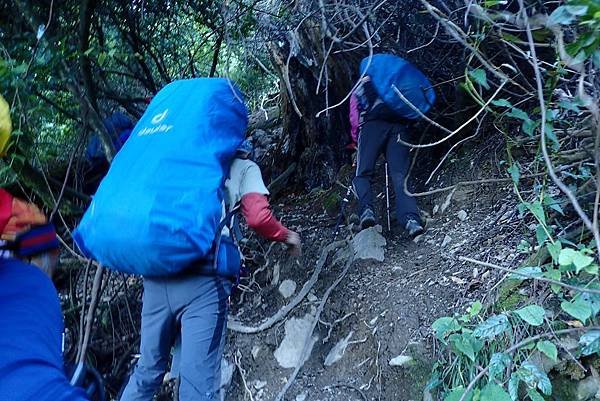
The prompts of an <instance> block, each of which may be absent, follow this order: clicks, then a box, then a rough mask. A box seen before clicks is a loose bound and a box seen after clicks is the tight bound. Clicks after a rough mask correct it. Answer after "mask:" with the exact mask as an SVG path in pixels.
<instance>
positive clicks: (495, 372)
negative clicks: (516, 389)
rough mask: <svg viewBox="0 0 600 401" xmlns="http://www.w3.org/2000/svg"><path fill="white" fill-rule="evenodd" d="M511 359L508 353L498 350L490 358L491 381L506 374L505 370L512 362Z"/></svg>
mask: <svg viewBox="0 0 600 401" xmlns="http://www.w3.org/2000/svg"><path fill="white" fill-rule="evenodd" d="M510 362H511V359H510V357H509V356H508V355H506V354H505V353H502V352H496V353H495V354H493V355H492V357H491V358H490V365H489V367H490V369H489V372H490V381H492V380H494V379H495V378H496V377H500V378H502V377H503V376H504V371H505V370H506V368H507V366H508V365H509V364H510Z"/></svg>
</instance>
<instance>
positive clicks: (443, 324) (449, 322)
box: [431, 316, 461, 344]
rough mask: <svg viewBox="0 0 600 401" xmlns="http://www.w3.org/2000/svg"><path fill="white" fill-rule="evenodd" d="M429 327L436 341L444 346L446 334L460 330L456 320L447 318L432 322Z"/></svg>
mask: <svg viewBox="0 0 600 401" xmlns="http://www.w3.org/2000/svg"><path fill="white" fill-rule="evenodd" d="M431 327H432V328H433V330H434V331H435V336H436V337H437V338H438V340H440V341H442V342H443V343H444V344H445V343H446V342H445V337H446V335H447V334H449V333H452V332H455V331H458V330H460V329H461V325H460V323H458V321H457V320H456V319H454V318H452V317H447V316H446V317H441V318H439V319H437V320H436V321H435V322H433V324H432V325H431Z"/></svg>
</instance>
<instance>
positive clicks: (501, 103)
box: [492, 99, 512, 107]
mask: <svg viewBox="0 0 600 401" xmlns="http://www.w3.org/2000/svg"><path fill="white" fill-rule="evenodd" d="M492 104H493V105H494V106H498V107H512V103H511V102H509V101H508V100H506V99H497V100H492Z"/></svg>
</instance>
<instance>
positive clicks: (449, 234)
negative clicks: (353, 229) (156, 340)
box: [226, 187, 521, 401]
mask: <svg viewBox="0 0 600 401" xmlns="http://www.w3.org/2000/svg"><path fill="white" fill-rule="evenodd" d="M448 199H449V198H448V193H446V194H442V195H440V196H439V198H437V199H435V200H434V203H433V204H432V205H429V206H431V209H432V210H433V209H434V208H435V209H436V211H437V214H435V215H434V216H433V218H432V219H430V220H429V223H428V230H427V232H426V234H424V235H423V236H422V237H421V238H419V239H418V240H417V241H416V242H413V241H408V240H407V239H406V238H402V237H401V236H399V235H397V234H393V233H384V235H385V236H386V239H387V244H386V246H385V260H384V261H383V262H376V261H357V262H354V263H353V264H352V266H351V268H350V270H349V272H348V274H347V276H346V277H344V278H343V280H342V281H341V282H340V284H339V286H338V287H337V288H335V289H334V290H333V291H332V293H331V296H330V298H329V300H328V302H327V303H326V305H325V307H324V310H323V313H322V315H321V316H320V323H319V324H318V325H317V326H316V328H315V331H314V336H315V337H316V342H315V344H314V347H313V349H312V352H311V354H310V357H309V358H308V360H307V361H306V363H305V364H304V366H303V368H302V370H301V371H300V374H299V375H298V377H297V378H296V379H295V381H294V383H293V384H292V385H291V387H290V389H289V391H288V392H287V395H286V398H285V399H288V400H297V401H302V400H311V401H315V400H321V401H325V400H331V401H334V400H361V399H362V400H367V399H368V400H400V401H408V400H415V401H416V400H422V399H423V387H424V385H425V384H426V383H427V381H428V380H429V376H430V373H431V368H432V364H433V358H432V356H433V353H434V347H435V344H434V342H433V340H432V336H431V331H430V327H431V323H432V322H433V321H434V320H435V319H436V318H438V317H440V316H444V315H447V314H451V313H453V312H455V311H460V310H461V308H464V307H465V306H466V305H468V304H470V302H471V301H473V300H475V299H481V298H482V297H483V296H484V295H485V293H486V292H487V291H488V290H489V289H490V287H492V284H493V283H494V282H495V280H491V277H490V276H492V277H497V276H498V273H497V272H488V271H485V270H482V269H481V268H476V266H473V265H467V264H465V263H464V262H459V261H458V258H457V257H458V256H459V255H464V256H471V257H474V258H478V259H482V260H488V261H489V260H492V261H496V262H497V261H498V260H497V259H503V258H504V259H508V260H510V259H514V258H516V257H518V256H517V255H514V254H512V255H511V254H510V253H509V251H508V250H510V249H515V246H516V244H514V241H518V238H517V236H515V235H514V232H515V229H516V228H517V227H519V224H521V223H519V222H518V220H517V219H516V216H514V215H513V214H512V212H507V211H512V210H514V208H512V207H509V205H506V202H507V201H506V199H511V196H510V194H509V193H508V188H507V187H505V188H502V187H496V188H492V190H491V189H490V188H479V189H477V190H473V189H470V190H462V191H457V192H456V193H453V195H452V196H451V197H450V202H449V203H448V202H446V201H447V200H448ZM281 203H282V204H286V205H288V206H287V207H286V208H283V210H281V209H280V210H279V214H280V215H282V216H283V220H284V221H285V222H286V223H288V224H290V225H291V226H292V227H293V228H295V229H298V230H299V231H301V233H302V236H303V239H304V243H305V255H304V256H303V258H302V259H301V260H300V261H292V260H290V259H289V258H286V257H285V254H284V253H283V250H282V249H280V248H279V247H277V248H276V249H273V250H272V251H271V256H270V257H268V258H267V259H268V260H266V261H265V262H264V263H265V264H266V266H267V268H266V269H265V270H264V271H263V272H260V273H258V274H257V275H256V276H255V279H256V280H255V283H253V285H252V289H253V292H252V293H247V294H245V295H244V299H243V302H241V303H239V298H238V304H234V305H233V307H232V314H233V315H234V316H236V318H238V319H240V320H241V321H243V322H244V323H245V324H247V325H252V326H253V325H257V323H259V322H260V321H262V320H263V319H264V318H266V317H268V316H272V315H273V314H275V313H276V312H277V311H278V310H280V309H281V308H282V307H283V306H284V305H286V303H287V302H289V299H288V300H285V299H284V297H283V296H282V294H281V293H280V292H279V290H278V287H279V285H281V283H282V282H283V281H284V280H293V281H294V282H295V283H296V284H297V289H296V294H297V293H298V292H299V291H300V288H301V287H302V285H303V284H304V283H305V282H306V281H307V280H308V279H309V277H310V275H311V274H312V273H313V271H314V269H315V265H316V260H317V259H318V256H319V253H320V250H321V249H323V248H324V246H325V245H327V244H329V243H330V242H331V239H332V231H333V227H332V226H331V225H332V224H333V223H332V220H335V219H331V218H330V217H329V216H327V215H326V214H325V213H324V212H322V213H316V210H321V209H322V207H320V206H319V203H318V195H315V194H313V195H307V196H304V197H301V198H296V199H292V198H289V199H286V200H284V201H282V202H281ZM445 203H446V204H447V205H444V204H445ZM424 209H425V210H427V209H428V207H427V206H424ZM440 209H444V210H443V211H441V210H440ZM430 212H431V211H430ZM304 216H311V218H310V220H309V219H308V218H307V217H304ZM324 227H325V228H324ZM509 232H510V234H511V236H510V237H509V236H508V235H507V233H509ZM344 235H347V236H348V237H350V232H349V231H348V230H346V231H344V233H343V235H342V237H343V236H344ZM505 238H510V240H507V241H509V242H508V243H506V244H505V242H507V241H505V240H504V239H505ZM342 268H343V264H336V265H332V264H331V263H327V264H325V266H324V267H323V271H322V272H321V274H320V276H319V280H318V282H317V284H316V285H315V286H314V288H313V289H312V290H311V291H310V293H309V294H308V296H307V297H305V298H304V299H303V301H302V302H301V303H300V304H299V305H298V306H297V307H296V308H294V310H292V311H291V313H290V314H289V315H288V316H287V319H284V320H282V321H280V322H278V323H277V324H275V325H274V326H273V327H272V328H270V329H268V330H265V331H261V332H260V333H258V334H250V335H248V334H239V333H231V334H230V336H229V342H228V344H229V345H228V349H227V351H226V357H227V359H228V360H229V361H234V360H236V359H237V361H238V365H239V367H241V368H242V369H243V370H244V375H243V376H244V377H243V379H242V375H241V374H240V369H239V368H236V369H235V373H234V376H233V382H232V384H231V386H230V387H229V389H228V391H227V398H226V399H229V400H242V399H250V393H252V399H253V400H256V401H258V400H273V399H275V397H276V396H277V394H278V393H279V392H280V390H281V389H282V387H283V386H284V385H285V383H286V381H287V378H288V377H290V374H291V373H292V371H293V369H291V368H282V367H281V366H280V364H279V363H278V361H277V359H276V357H275V352H276V350H277V349H278V347H280V345H281V343H282V341H283V339H284V337H285V332H286V325H287V323H286V321H287V320H289V319H301V318H303V317H305V316H307V319H308V320H310V318H311V316H313V315H314V314H315V312H316V308H317V306H318V304H319V302H320V301H321V299H322V297H323V294H324V293H325V292H326V290H327V289H328V288H329V287H330V286H331V285H332V283H333V282H334V281H335V280H336V278H338V276H339V274H340V273H341V271H342ZM273 269H274V270H275V271H276V273H275V274H274V275H273V274H271V273H269V272H270V271H273ZM274 276H275V277H274ZM259 288H260V290H259ZM292 298H293V297H291V298H290V299H292ZM332 323H333V324H332ZM350 334H351V335H350ZM343 339H347V340H348V342H349V344H348V345H347V347H346V349H345V352H344V354H343V356H342V357H341V359H339V361H337V362H335V363H333V364H332V365H331V366H325V364H324V363H325V360H326V358H327V356H328V354H329V353H330V351H331V349H332V348H333V347H334V345H336V344H337V343H338V342H340V340H343ZM399 355H402V356H410V357H411V358H412V359H413V360H412V361H411V362H408V363H406V364H405V365H403V366H390V361H391V360H392V359H393V358H395V357H397V356H399ZM244 381H245V384H244Z"/></svg>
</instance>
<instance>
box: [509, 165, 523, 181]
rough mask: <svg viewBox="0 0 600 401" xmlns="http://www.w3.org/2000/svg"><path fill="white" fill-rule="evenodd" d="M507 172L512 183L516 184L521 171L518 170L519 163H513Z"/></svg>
mask: <svg viewBox="0 0 600 401" xmlns="http://www.w3.org/2000/svg"><path fill="white" fill-rule="evenodd" d="M508 172H509V174H510V177H511V178H512V180H513V182H514V183H515V184H518V183H519V179H520V178H521V170H519V163H518V162H514V163H513V164H512V165H511V166H510V167H509V168H508Z"/></svg>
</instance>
